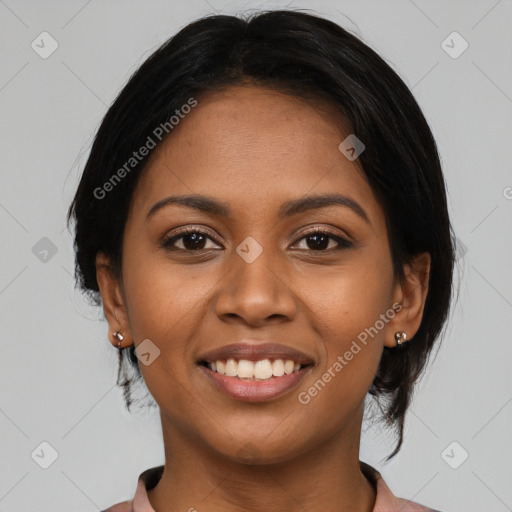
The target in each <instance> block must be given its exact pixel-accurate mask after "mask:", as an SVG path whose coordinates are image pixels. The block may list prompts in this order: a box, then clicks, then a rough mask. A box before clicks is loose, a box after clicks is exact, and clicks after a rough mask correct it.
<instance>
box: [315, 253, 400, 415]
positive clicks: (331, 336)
mask: <svg viewBox="0 0 512 512" xmlns="http://www.w3.org/2000/svg"><path fill="white" fill-rule="evenodd" d="M317 277H318V276H317ZM392 282H393V279H392V266H391V262H390V260H385V259H384V258H382V259H381V260H377V259H375V258H374V257H373V256H370V257H368V258H365V257H364V255H363V256H362V257H361V258H358V259H357V261H355V260H354V262H353V263H352V264H347V265H346V266H344V267H343V268H339V269H337V270H333V272H331V273H330V275H329V276H328V277H327V276H324V277H322V278H321V279H315V286H314V287H312V286H311V284H309V291H308V296H309V298H310V300H309V305H310V307H311V309H312V310H311V313H312V322H314V324H315V329H316V330H317V331H318V333H319V334H320V338H321V339H322V340H323V348H324V351H325V353H324V357H323V358H322V361H321V369H320V371H321V373H322V374H321V376H320V377H321V380H322V382H317V383H316V385H315V389H310V390H309V391H308V390H306V392H307V394H308V397H309V396H311V395H315V393H316V394H317V396H318V398H320V395H323V398H321V399H320V400H318V402H319V404H318V405H320V402H323V401H324V400H325V401H326V403H327V401H330V402H331V403H333V402H338V403H339V404H340V407H342V408H347V407H348V408H352V407H356V406H357V405H358V404H359V403H360V401H361V400H362V399H363V398H364V396H365V395H366V392H367V390H368V388H369V387H370V385H371V383H372V381H373V379H374V376H375V374H376V372H377V368H378V365H379V361H380V358H381V355H382V350H383V344H384V338H385V336H386V335H389V332H388V331H389V330H388V329H386V325H387V321H389V320H390V319H391V317H389V318H388V317H387V316H386V312H387V311H389V305H390V298H391V287H392ZM383 318H384V320H383ZM386 320H387V321H386ZM319 373H320V372H319ZM327 388H328V390H327ZM308 397H305V400H307V399H308ZM316 399H317V398H316V397H315V400H316Z"/></svg>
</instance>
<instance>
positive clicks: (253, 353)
mask: <svg viewBox="0 0 512 512" xmlns="http://www.w3.org/2000/svg"><path fill="white" fill-rule="evenodd" d="M230 358H233V359H238V360H240V359H246V360H248V361H260V360H262V359H283V360H288V359H291V360H292V361H294V362H295V363H300V364H304V365H305V364H310V363H313V359H312V358H311V357H309V356H308V355H306V354H305V353H304V352H301V351H300V350H297V349H295V348H292V347H289V346H287V345H282V344H280V343H258V344H255V343H252V342H251V341H245V342H244V341H243V340H242V341H240V342H238V343H233V344H231V345H225V346H223V347H220V348H216V349H213V350H210V351H209V352H206V353H204V354H203V355H202V356H200V357H199V361H205V362H207V363H212V362H215V361H224V360H227V359H230Z"/></svg>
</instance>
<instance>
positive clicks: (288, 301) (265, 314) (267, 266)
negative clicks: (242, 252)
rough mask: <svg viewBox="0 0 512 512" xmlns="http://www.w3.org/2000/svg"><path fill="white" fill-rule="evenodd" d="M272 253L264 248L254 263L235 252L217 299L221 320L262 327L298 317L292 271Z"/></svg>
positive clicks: (221, 283)
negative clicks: (272, 256)
mask: <svg viewBox="0 0 512 512" xmlns="http://www.w3.org/2000/svg"><path fill="white" fill-rule="evenodd" d="M270 253H271V251H270V250H267V249H265V250H263V252H262V253H261V254H260V255H259V256H258V257H257V258H256V259H255V260H254V261H252V262H248V261H246V260H244V259H243V258H242V257H240V256H239V254H237V253H233V260H234V261H233V262H232V267H231V270H230V271H229V272H228V273H227V275H225V276H224V278H223V279H222V280H221V282H220V283H219V290H218V292H217V294H216V297H215V308H216V313H217V315H218V317H219V318H220V319H221V320H222V321H224V322H242V323H245V324H246V325H249V326H252V327H261V326H263V325H267V324H269V323H276V322H277V323H280V322H286V321H291V320H293V319H294V318H295V316H296V311H297V303H298V302H297V298H296V296H295V294H294V292H293V282H291V281H292V280H291V279H290V276H289V269H288V270H287V269H286V268H285V265H286V263H285V262H284V261H281V262H279V261H277V260H276V258H271V254H270ZM230 264H231V262H230Z"/></svg>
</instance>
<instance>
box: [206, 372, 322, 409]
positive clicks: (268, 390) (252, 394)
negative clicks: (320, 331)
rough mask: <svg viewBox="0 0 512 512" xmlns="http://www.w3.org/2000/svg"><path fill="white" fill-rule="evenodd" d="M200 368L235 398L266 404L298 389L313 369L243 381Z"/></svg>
mask: <svg viewBox="0 0 512 512" xmlns="http://www.w3.org/2000/svg"><path fill="white" fill-rule="evenodd" d="M199 368H200V369H201V371H202V372H203V373H204V375H206V377H207V378H208V379H209V380H210V381H211V382H212V383H213V384H214V385H215V386H216V387H217V388H219V389H220V390H222V391H224V392H225V393H226V394H228V395H230V396H232V397H233V398H236V399H238V400H242V401H244V402H265V401H268V400H274V399H276V398H279V397H280V396H282V395H284V394H286V393H288V392H290V391H291V390H292V389H293V388H295V387H297V386H298V384H299V382H300V381H301V380H302V379H303V378H304V376H305V375H306V373H308V371H309V370H310V369H311V368H312V367H311V366H306V367H305V368H301V369H300V370H299V371H297V372H293V373H291V374H290V375H283V376H282V377H272V378H270V379H267V380H242V379H239V378H238V377H228V376H227V375H222V374H221V373H217V372H214V371H213V370H210V368H207V367H206V366H203V365H200V366H199Z"/></svg>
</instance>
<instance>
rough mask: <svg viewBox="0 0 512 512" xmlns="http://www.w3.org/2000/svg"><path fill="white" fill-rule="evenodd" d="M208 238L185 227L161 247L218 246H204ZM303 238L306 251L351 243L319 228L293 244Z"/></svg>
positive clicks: (182, 248) (174, 248) (316, 250)
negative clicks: (178, 243) (335, 244)
mask: <svg viewBox="0 0 512 512" xmlns="http://www.w3.org/2000/svg"><path fill="white" fill-rule="evenodd" d="M208 240H210V241H212V242H214V240H213V239H212V237H211V236H210V235H209V234H208V233H206V232H204V231H200V230H198V229H187V230H186V231H182V232H181V233H178V234H176V235H173V236H170V237H167V238H165V239H164V240H163V241H162V247H164V248H167V249H170V250H181V251H188V252H191V251H201V250H207V249H215V248H216V247H218V246H214V247H205V245H206V244H207V241H208ZM303 240H304V241H305V243H306V245H307V247H303V248H302V249H304V250H306V251H314V252H326V250H328V251H330V250H340V249H347V248H350V247H352V243H351V242H349V241H348V240H347V239H345V238H343V237H341V236H339V235H335V234H333V233H331V232H329V231H323V230H319V229H317V230H315V231H310V232H309V233H306V234H305V235H303V236H302V237H301V238H299V240H298V241H297V242H295V244H294V245H296V244H297V243H299V242H301V241H303ZM178 241H179V242H181V246H182V247H178V246H177V245H176V242H178ZM332 241H334V242H336V243H337V244H338V246H337V247H336V246H334V247H332V246H331V245H330V242H332Z"/></svg>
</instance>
